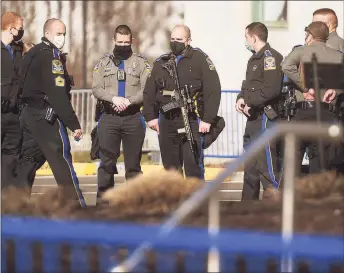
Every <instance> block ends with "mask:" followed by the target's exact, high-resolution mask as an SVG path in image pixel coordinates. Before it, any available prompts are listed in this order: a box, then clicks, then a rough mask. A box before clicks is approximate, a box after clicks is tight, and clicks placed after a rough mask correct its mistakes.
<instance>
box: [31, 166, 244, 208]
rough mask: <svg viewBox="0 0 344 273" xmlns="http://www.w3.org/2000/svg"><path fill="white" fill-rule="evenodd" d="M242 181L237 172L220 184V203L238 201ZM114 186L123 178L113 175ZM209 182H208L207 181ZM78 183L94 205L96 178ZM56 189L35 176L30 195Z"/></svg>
mask: <svg viewBox="0 0 344 273" xmlns="http://www.w3.org/2000/svg"><path fill="white" fill-rule="evenodd" d="M242 179H243V173H242V172H239V173H236V174H235V175H234V176H232V180H231V181H229V182H224V183H222V187H221V189H220V198H221V200H222V201H239V200H240V198H241V191H242V185H243V184H242ZM115 181H116V186H120V185H123V183H125V179H124V177H123V176H118V175H115ZM207 182H210V181H207ZM79 183H80V188H81V191H82V192H83V194H84V197H85V199H86V203H87V204H88V205H94V204H95V201H96V192H97V177H96V176H95V175H91V176H79ZM54 187H56V182H55V179H54V177H52V176H37V177H36V180H35V183H34V185H33V190H32V194H33V195H34V196H37V195H38V194H42V193H44V192H45V191H47V190H49V189H52V188H54Z"/></svg>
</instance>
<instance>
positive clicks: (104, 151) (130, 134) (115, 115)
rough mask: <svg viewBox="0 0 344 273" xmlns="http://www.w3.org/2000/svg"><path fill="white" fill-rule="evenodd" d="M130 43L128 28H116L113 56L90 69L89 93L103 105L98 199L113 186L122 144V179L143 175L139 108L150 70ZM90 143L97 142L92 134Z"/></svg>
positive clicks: (143, 131) (142, 130)
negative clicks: (91, 70) (90, 84)
mask: <svg viewBox="0 0 344 273" xmlns="http://www.w3.org/2000/svg"><path fill="white" fill-rule="evenodd" d="M131 43H132V32H131V29H130V28H129V27H128V26H127V25H119V26H118V27H117V28H116V30H115V34H114V45H115V48H114V50H113V54H106V55H105V56H103V57H102V58H101V59H100V61H99V62H98V64H97V65H96V66H95V68H94V70H93V82H92V92H93V95H94V96H95V97H96V98H97V99H98V105H99V103H101V104H102V105H103V114H102V116H101V117H99V121H98V125H97V133H98V140H99V148H100V149H99V157H100V160H101V163H100V166H99V169H98V197H100V196H101V194H102V193H103V192H104V191H106V190H108V189H109V188H112V187H113V186H114V183H115V181H114V174H117V167H116V163H117V159H118V157H119V155H120V147H121V142H122V144H123V155H124V165H125V178H126V179H127V180H128V179H132V178H134V177H135V176H137V175H138V174H141V173H142V171H141V164H140V163H141V156H142V145H143V141H144V138H145V134H146V124H145V121H144V119H143V116H142V115H141V112H140V108H141V106H142V99H143V89H144V86H145V84H146V80H147V78H148V77H149V75H150V72H151V68H150V66H149V64H148V61H147V60H146V58H145V57H143V56H142V55H140V54H138V53H133V52H132V48H131ZM93 132H95V131H93ZM92 140H93V141H94V140H95V141H97V140H96V138H95V135H94V133H93V138H92ZM95 156H97V155H95Z"/></svg>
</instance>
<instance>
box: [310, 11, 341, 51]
mask: <svg viewBox="0 0 344 273" xmlns="http://www.w3.org/2000/svg"><path fill="white" fill-rule="evenodd" d="M316 21H321V22H324V23H325V24H326V25H327V27H328V28H329V32H330V34H329V36H328V39H327V41H326V45H327V46H329V47H330V48H333V49H335V50H339V51H341V52H343V53H344V40H343V39H342V38H341V37H339V35H338V34H337V27H338V18H337V15H336V13H335V12H334V10H332V9H327V8H324V9H318V10H316V11H315V12H314V13H313V22H316Z"/></svg>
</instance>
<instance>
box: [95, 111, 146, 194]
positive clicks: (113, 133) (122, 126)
mask: <svg viewBox="0 0 344 273" xmlns="http://www.w3.org/2000/svg"><path fill="white" fill-rule="evenodd" d="M97 127H98V128H97V131H98V138H99V145H100V152H99V157H100V165H99V168H98V197H100V196H101V194H102V193H103V192H105V191H106V190H108V189H109V188H113V187H114V185H115V180H114V174H117V173H118V172H117V167H116V164H117V159H118V157H119V156H120V153H121V151H120V148H121V142H123V156H124V165H125V178H126V179H127V180H128V179H131V178H134V177H135V176H136V175H138V174H141V173H142V171H141V157H142V146H143V141H144V139H145V135H146V123H145V121H144V119H143V117H142V115H141V112H136V113H134V114H131V115H126V116H119V115H116V114H106V113H104V114H103V115H102V116H101V118H100V119H99V121H98V125H97Z"/></svg>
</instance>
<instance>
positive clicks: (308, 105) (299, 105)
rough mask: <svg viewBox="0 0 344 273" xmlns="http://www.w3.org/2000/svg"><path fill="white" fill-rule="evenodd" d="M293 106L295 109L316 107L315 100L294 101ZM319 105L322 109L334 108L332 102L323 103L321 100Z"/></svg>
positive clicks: (331, 109) (332, 110) (330, 109)
mask: <svg viewBox="0 0 344 273" xmlns="http://www.w3.org/2000/svg"><path fill="white" fill-rule="evenodd" d="M295 107H296V109H311V108H315V107H316V102H315V101H299V102H297V103H296V105H295ZM320 107H321V108H322V109H323V110H327V111H330V112H334V108H335V106H334V105H333V104H330V103H325V102H321V103H320Z"/></svg>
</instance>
